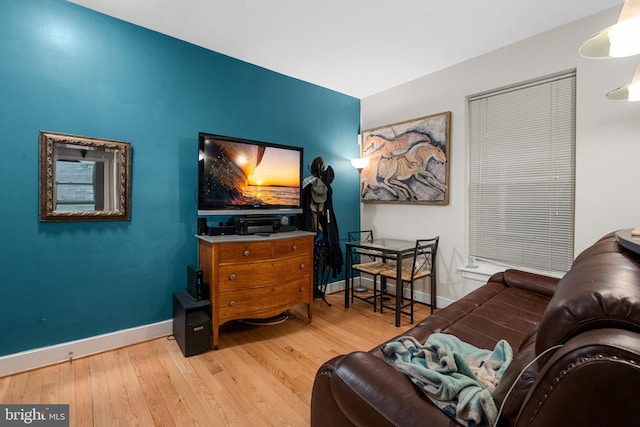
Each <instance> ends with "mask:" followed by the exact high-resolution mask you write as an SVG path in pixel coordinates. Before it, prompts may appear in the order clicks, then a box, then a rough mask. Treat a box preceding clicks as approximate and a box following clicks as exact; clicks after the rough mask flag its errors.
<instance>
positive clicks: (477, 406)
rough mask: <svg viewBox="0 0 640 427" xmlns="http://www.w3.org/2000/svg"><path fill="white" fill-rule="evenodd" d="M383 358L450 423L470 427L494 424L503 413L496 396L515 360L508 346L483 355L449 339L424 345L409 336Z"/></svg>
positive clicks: (436, 337) (504, 344)
mask: <svg viewBox="0 0 640 427" xmlns="http://www.w3.org/2000/svg"><path fill="white" fill-rule="evenodd" d="M382 352H383V353H384V354H385V357H386V359H387V361H388V362H389V363H391V364H392V365H393V366H395V367H396V368H397V369H399V370H400V371H402V372H404V373H405V374H406V375H408V376H409V378H410V379H411V381H413V383H415V384H416V385H417V386H418V387H420V389H421V390H422V391H424V392H425V393H426V395H427V396H428V397H429V398H430V399H431V401H432V402H433V403H434V404H436V405H437V406H438V407H439V408H440V409H442V410H443V411H444V412H445V413H446V414H447V415H449V416H450V417H451V418H454V419H456V421H458V422H459V423H461V424H464V425H466V426H469V427H474V426H481V425H493V424H494V422H495V420H496V417H497V415H498V410H497V408H496V404H495V402H494V401H493V397H492V396H491V393H492V392H493V390H494V389H495V387H496V386H497V385H498V382H499V381H500V378H502V375H503V373H504V371H505V370H506V369H507V367H508V366H509V363H511V360H512V359H513V351H512V349H511V346H510V345H509V343H507V342H506V341H505V340H500V341H499V342H498V343H497V344H496V346H495V348H494V349H493V350H484V349H479V348H476V347H474V346H472V345H471V344H468V343H465V342H463V341H461V340H460V339H458V338H457V337H455V336H453V335H449V334H433V335H431V336H430V337H429V338H428V339H427V341H426V342H425V343H424V344H421V343H420V342H418V341H417V340H416V339H415V338H413V337H410V336H404V337H400V338H398V340H397V341H393V342H390V343H387V344H385V345H383V346H382Z"/></svg>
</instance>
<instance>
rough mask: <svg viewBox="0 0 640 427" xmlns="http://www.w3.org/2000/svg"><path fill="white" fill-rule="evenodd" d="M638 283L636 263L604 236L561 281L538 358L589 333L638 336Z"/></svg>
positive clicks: (541, 337)
mask: <svg viewBox="0 0 640 427" xmlns="http://www.w3.org/2000/svg"><path fill="white" fill-rule="evenodd" d="M612 239H613V242H612ZM586 260H588V262H582V261H586ZM638 283H640V268H638V260H637V259H635V258H634V257H633V256H632V255H631V254H629V253H627V252H626V251H621V249H620V248H619V247H618V245H617V243H616V242H615V236H614V235H613V234H610V235H607V236H605V237H603V238H602V239H601V240H600V241H599V242H597V243H596V244H595V245H594V246H592V247H590V248H588V249H587V250H585V251H584V252H583V253H582V254H580V256H579V257H578V258H576V262H574V264H573V266H572V268H571V270H569V272H568V273H567V274H566V275H565V276H564V277H563V278H562V279H561V280H560V282H559V283H558V287H557V290H556V292H555V295H554V296H553V298H552V299H551V301H550V302H549V305H548V306H547V308H546V310H545V312H544V315H543V317H542V321H541V323H540V326H539V329H538V336H537V340H536V354H540V353H542V352H543V351H544V350H546V349H547V348H549V347H552V346H554V345H557V344H564V343H565V342H566V341H567V340H569V339H570V338H571V337H573V336H575V335H577V334H579V333H582V332H585V331H588V330H593V329H598V328H621V329H627V330H631V331H635V332H640V287H639V286H638Z"/></svg>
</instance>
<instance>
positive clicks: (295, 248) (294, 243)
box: [273, 238, 312, 258]
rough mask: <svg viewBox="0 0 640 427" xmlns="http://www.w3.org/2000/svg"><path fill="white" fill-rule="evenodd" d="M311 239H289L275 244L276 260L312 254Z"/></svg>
mask: <svg viewBox="0 0 640 427" xmlns="http://www.w3.org/2000/svg"><path fill="white" fill-rule="evenodd" d="M311 241H312V240H311V239H309V238H306V239H305V238H300V239H288V240H279V241H276V242H274V244H273V245H274V249H273V252H274V258H283V257H288V256H292V255H298V254H308V253H311Z"/></svg>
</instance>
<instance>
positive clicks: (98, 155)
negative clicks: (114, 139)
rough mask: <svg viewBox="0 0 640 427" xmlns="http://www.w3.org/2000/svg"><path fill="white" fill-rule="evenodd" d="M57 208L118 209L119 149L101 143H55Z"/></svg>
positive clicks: (73, 210)
mask: <svg viewBox="0 0 640 427" xmlns="http://www.w3.org/2000/svg"><path fill="white" fill-rule="evenodd" d="M55 153H56V156H55V160H56V163H55V170H56V173H55V178H56V180H55V183H54V194H55V207H54V210H56V211H65V212H78V211H106V210H117V209H118V200H119V197H118V186H117V185H115V182H114V177H115V176H117V168H118V167H119V161H118V157H119V156H118V152H117V151H116V150H110V149H105V148H100V147H86V146H80V145H71V144H64V145H62V144H61V145H56V148H55Z"/></svg>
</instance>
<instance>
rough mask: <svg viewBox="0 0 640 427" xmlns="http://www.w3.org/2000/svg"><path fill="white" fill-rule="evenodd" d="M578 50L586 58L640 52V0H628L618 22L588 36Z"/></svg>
mask: <svg viewBox="0 0 640 427" xmlns="http://www.w3.org/2000/svg"><path fill="white" fill-rule="evenodd" d="M578 52H579V53H580V55H582V56H583V57H585V58H622V57H625V56H631V55H636V54H638V53H640V0H626V1H625V2H624V5H623V6H622V11H621V12H620V17H619V18H618V23H617V24H615V25H612V26H610V27H607V28H605V29H604V30H602V31H600V32H598V33H596V34H594V35H593V36H591V37H590V38H588V39H587V40H586V41H585V42H584V43H583V44H582V46H580V49H579V50H578Z"/></svg>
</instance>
